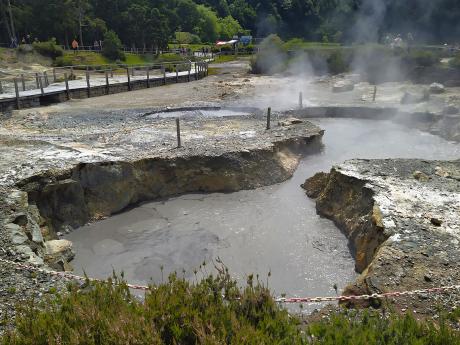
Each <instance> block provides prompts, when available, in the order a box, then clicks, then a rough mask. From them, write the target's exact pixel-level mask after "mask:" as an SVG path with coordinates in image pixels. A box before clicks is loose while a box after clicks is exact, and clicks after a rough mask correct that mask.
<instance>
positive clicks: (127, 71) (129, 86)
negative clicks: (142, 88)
mask: <svg viewBox="0 0 460 345" xmlns="http://www.w3.org/2000/svg"><path fill="white" fill-rule="evenodd" d="M126 75H127V76H128V91H131V76H130V75H129V67H126Z"/></svg>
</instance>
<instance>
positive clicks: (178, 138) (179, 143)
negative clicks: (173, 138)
mask: <svg viewBox="0 0 460 345" xmlns="http://www.w3.org/2000/svg"><path fill="white" fill-rule="evenodd" d="M176 131H177V147H178V148H179V147H182V144H181V141H180V120H179V118H178V117H177V118H176Z"/></svg>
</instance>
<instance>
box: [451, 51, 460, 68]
mask: <svg viewBox="0 0 460 345" xmlns="http://www.w3.org/2000/svg"><path fill="white" fill-rule="evenodd" d="M449 66H450V67H452V68H455V69H459V70H460V54H458V55H456V56H454V57H453V58H452V60H450V61H449Z"/></svg>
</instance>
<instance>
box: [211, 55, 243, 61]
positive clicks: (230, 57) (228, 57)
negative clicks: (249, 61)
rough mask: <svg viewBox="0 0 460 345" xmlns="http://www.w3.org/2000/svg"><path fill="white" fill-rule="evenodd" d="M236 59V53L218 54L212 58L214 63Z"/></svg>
mask: <svg viewBox="0 0 460 345" xmlns="http://www.w3.org/2000/svg"><path fill="white" fill-rule="evenodd" d="M235 60H238V56H236V55H218V56H217V57H216V58H215V59H214V63H223V62H229V61H235Z"/></svg>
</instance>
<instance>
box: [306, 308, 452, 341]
mask: <svg viewBox="0 0 460 345" xmlns="http://www.w3.org/2000/svg"><path fill="white" fill-rule="evenodd" d="M449 317H450V316H449ZM456 322H458V318H457V320H456ZM307 333H308V334H309V336H310V337H311V338H312V339H313V340H312V341H311V342H310V344H312V345H347V344H349V345H352V344H353V345H458V344H460V334H459V333H458V331H454V330H453V329H452V328H451V327H450V326H449V325H448V324H447V322H446V319H445V318H441V321H440V322H439V323H438V324H434V323H432V322H419V321H417V320H416V319H415V318H414V317H413V316H412V315H411V314H406V315H402V316H401V315H395V314H390V315H388V316H387V317H382V315H381V314H380V313H378V312H370V311H365V312H364V313H363V312H360V313H356V312H353V311H351V312H345V313H342V314H337V315H334V316H332V318H331V319H329V320H327V321H322V322H319V323H314V324H312V325H310V326H309V327H308V331H307Z"/></svg>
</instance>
